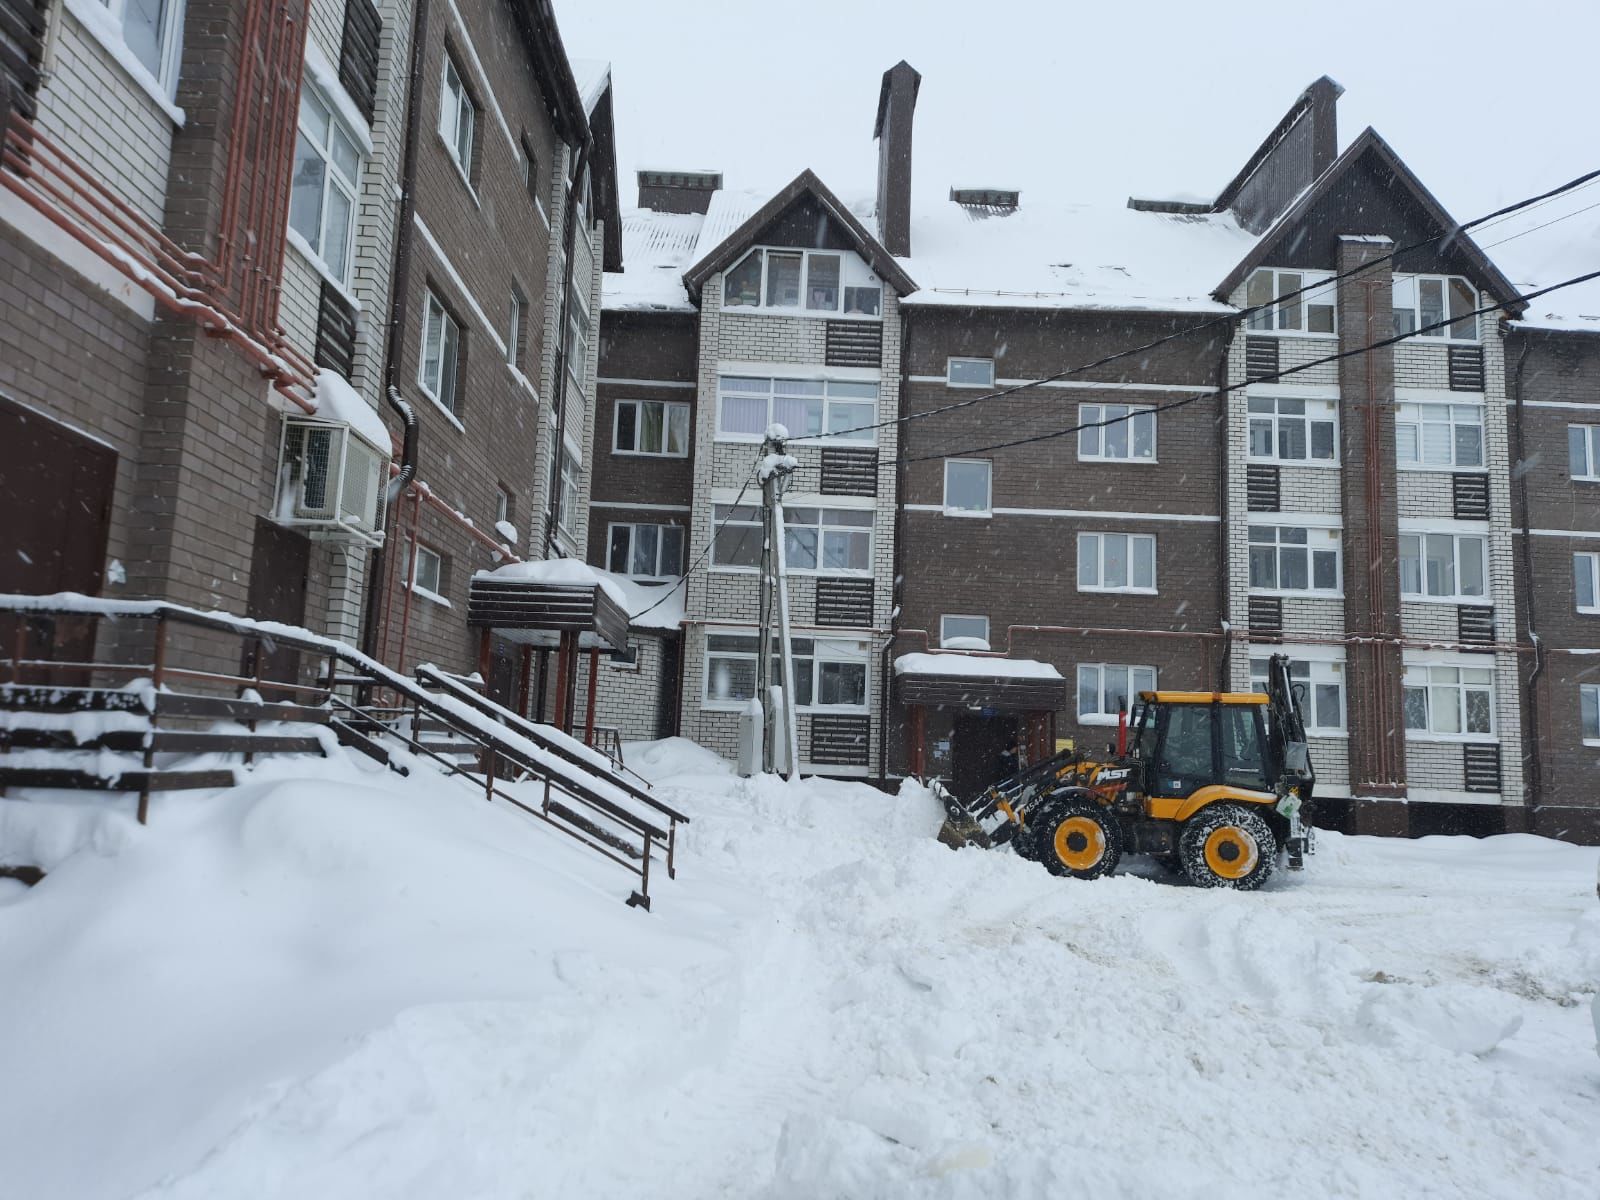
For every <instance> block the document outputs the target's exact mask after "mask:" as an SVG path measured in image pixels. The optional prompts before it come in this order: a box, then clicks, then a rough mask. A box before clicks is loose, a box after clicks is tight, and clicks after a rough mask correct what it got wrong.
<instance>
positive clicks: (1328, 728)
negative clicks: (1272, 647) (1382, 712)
mask: <svg viewBox="0 0 1600 1200" xmlns="http://www.w3.org/2000/svg"><path fill="white" fill-rule="evenodd" d="M1268 663H1269V660H1268V659H1265V658H1252V659H1251V660H1250V689H1251V690H1252V691H1256V692H1265V691H1266V690H1267V679H1268V671H1267V668H1268ZM1289 683H1290V686H1292V687H1293V688H1294V689H1295V690H1296V692H1297V693H1298V694H1299V698H1300V715H1301V718H1302V719H1303V720H1304V721H1305V725H1306V732H1307V733H1309V734H1312V735H1315V736H1321V737H1336V736H1338V735H1340V734H1342V733H1344V731H1345V728H1346V726H1345V698H1344V663H1343V662H1342V661H1340V660H1337V659H1324V658H1311V659H1305V658H1294V659H1290V660H1289Z"/></svg>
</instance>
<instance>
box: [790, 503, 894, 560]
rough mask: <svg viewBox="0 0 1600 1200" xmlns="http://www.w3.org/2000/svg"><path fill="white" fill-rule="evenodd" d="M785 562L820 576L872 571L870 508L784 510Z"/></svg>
mask: <svg viewBox="0 0 1600 1200" xmlns="http://www.w3.org/2000/svg"><path fill="white" fill-rule="evenodd" d="M783 554H784V563H785V565H787V567H788V568H789V570H791V571H817V572H821V573H823V574H842V573H851V574H855V573H861V574H864V573H866V572H868V571H871V570H872V510H871V509H870V508H785V509H784V514H783Z"/></svg>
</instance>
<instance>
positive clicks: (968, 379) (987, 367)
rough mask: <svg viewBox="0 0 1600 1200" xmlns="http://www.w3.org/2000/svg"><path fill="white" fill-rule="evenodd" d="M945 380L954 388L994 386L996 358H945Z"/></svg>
mask: <svg viewBox="0 0 1600 1200" xmlns="http://www.w3.org/2000/svg"><path fill="white" fill-rule="evenodd" d="M944 381H945V385H946V386H947V387H953V388H992V387H993V386H994V359H992V358H947V359H945V360H944Z"/></svg>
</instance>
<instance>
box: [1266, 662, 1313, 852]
mask: <svg viewBox="0 0 1600 1200" xmlns="http://www.w3.org/2000/svg"><path fill="white" fill-rule="evenodd" d="M1267 709H1268V712H1269V713H1270V716H1271V722H1272V741H1273V743H1274V745H1273V749H1274V750H1275V752H1276V753H1275V757H1276V759H1277V768H1278V773H1277V780H1276V786H1275V787H1274V789H1273V790H1274V791H1276V792H1277V793H1278V812H1279V813H1281V814H1282V815H1283V816H1284V817H1285V818H1286V819H1287V820H1288V822H1289V838H1288V842H1287V843H1286V846H1285V849H1286V850H1287V851H1288V857H1289V868H1290V870H1296V871H1297V870H1299V869H1300V868H1301V867H1302V866H1304V865H1305V853H1306V851H1307V849H1309V848H1310V841H1311V837H1310V829H1311V807H1310V806H1311V794H1312V791H1313V789H1314V788H1315V787H1316V783H1317V774H1316V771H1314V770H1313V769H1312V766H1311V746H1310V743H1309V742H1308V741H1307V739H1306V723H1305V718H1304V717H1303V716H1302V714H1301V712H1300V697H1299V695H1298V694H1297V693H1296V692H1295V688H1294V683H1293V681H1292V680H1291V679H1290V678H1289V656H1288V655H1286V654H1274V655H1273V656H1272V657H1271V658H1270V659H1269V660H1268V661H1267Z"/></svg>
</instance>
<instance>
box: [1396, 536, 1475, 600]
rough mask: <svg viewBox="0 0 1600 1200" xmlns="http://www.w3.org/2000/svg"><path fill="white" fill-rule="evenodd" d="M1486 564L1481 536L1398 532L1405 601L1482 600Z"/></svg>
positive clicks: (1401, 590)
mask: <svg viewBox="0 0 1600 1200" xmlns="http://www.w3.org/2000/svg"><path fill="white" fill-rule="evenodd" d="M1488 567H1489V539H1488V538H1487V537H1484V536H1482V535H1478V534H1458V533H1402V534H1401V535H1400V594H1401V595H1402V596H1404V597H1405V598H1406V599H1408V600H1421V599H1426V600H1447V601H1452V602H1457V603H1461V602H1465V603H1482V602H1483V599H1484V596H1485V595H1486V594H1487V593H1486V590H1485V589H1486V586H1487V584H1486V580H1487V578H1488V573H1489V572H1488Z"/></svg>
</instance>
